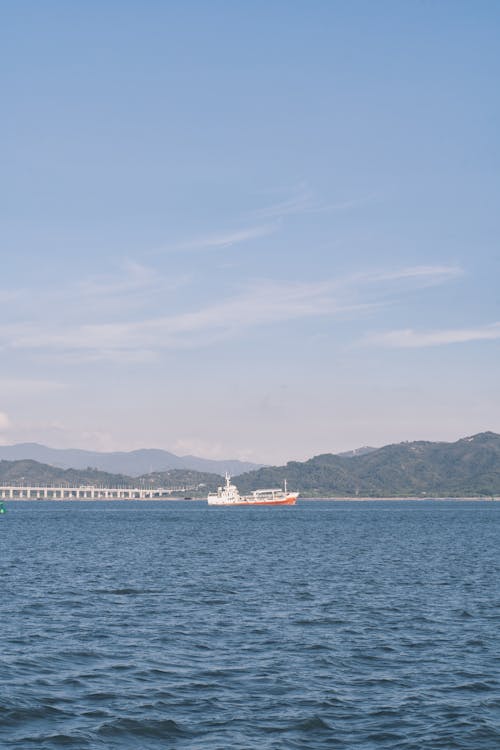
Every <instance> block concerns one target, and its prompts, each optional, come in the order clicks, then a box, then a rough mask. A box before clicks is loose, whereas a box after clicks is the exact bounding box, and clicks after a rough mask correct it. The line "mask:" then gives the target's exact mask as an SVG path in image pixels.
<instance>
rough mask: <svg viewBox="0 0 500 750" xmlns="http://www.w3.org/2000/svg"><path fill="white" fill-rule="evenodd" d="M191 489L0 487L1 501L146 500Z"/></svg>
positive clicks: (192, 487)
mask: <svg viewBox="0 0 500 750" xmlns="http://www.w3.org/2000/svg"><path fill="white" fill-rule="evenodd" d="M196 489H198V487H197V486H191V487H168V488H167V487H95V486H83V485H82V486H80V487H68V486H64V487H62V486H56V487H48V486H43V485H40V486H32V485H29V486H22V485H17V484H12V485H0V499H1V500H148V499H152V498H162V497H171V496H172V495H179V494H182V495H184V494H185V493H186V492H193V491H194V490H196Z"/></svg>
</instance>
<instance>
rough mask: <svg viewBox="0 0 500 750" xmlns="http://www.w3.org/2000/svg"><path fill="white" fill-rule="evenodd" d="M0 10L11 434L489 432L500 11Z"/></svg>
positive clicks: (196, 437) (223, 442)
mask: <svg viewBox="0 0 500 750" xmlns="http://www.w3.org/2000/svg"><path fill="white" fill-rule="evenodd" d="M2 16H3V18H2V24H1V30H0V50H1V52H0V55H1V58H2V59H1V66H0V83H1V91H2V105H1V108H2V117H1V120H0V131H1V132H0V134H1V139H0V154H1V165H2V169H1V174H2V179H1V181H0V221H1V227H2V233H1V244H0V252H1V260H2V266H1V268H2V276H1V280H0V315H1V319H0V353H1V371H0V439H1V441H2V442H3V443H13V442H19V441H28V440H29V441H31V440H35V441H39V442H44V443H47V444H49V445H54V446H60V447H69V446H74V447H85V448H92V449H98V450H114V449H125V450H126V449H133V448H137V447H162V448H165V449H168V450H172V451H174V452H177V453H195V454H198V455H204V456H207V457H217V458H221V457H241V458H247V459H252V460H260V461H266V462H282V461H286V460H288V459H303V458H307V457H309V456H312V455H314V454H317V453H320V452H329V451H340V450H344V449H349V448H354V447H358V446H360V445H364V444H370V445H382V444H385V443H389V442H398V441H400V440H412V439H432V440H454V439H456V438H458V437H461V436H463V435H467V434H473V433H475V432H479V431H482V430H486V429H491V430H495V431H499V432H500V408H499V406H500V404H499V401H500V398H499V396H500V394H499V386H498V382H497V381H498V369H499V368H498V365H499V346H500V311H499V297H500V293H499V290H498V280H499V270H500V269H499V265H500V263H499V255H500V254H499V237H500V211H499V197H500V178H499V166H500V163H499V162H500V159H499V138H498V132H499V130H500V122H499V114H500V106H499V95H498V80H499V77H500V64H499V63H500V52H499V49H498V33H499V30H500V6H499V5H498V3H495V2H477V3H469V2H459V1H454V2H444V1H443V2H439V3H431V2H425V1H424V0H421V1H420V2H417V0H415V2H408V3H400V2H383V1H382V2H378V3H373V2H355V1H354V2H319V1H318V2H311V3H300V2H289V1H288V2H278V1H276V2H265V3H264V2H256V3H234V2H211V3H206V2H182V3H181V2H171V3H162V2H152V1H151V2H147V1H146V2H142V3H139V2H126V1H122V2H105V3H102V2H87V3H79V4H76V3H72V4H71V3H70V4H68V3H62V2H61V3H58V2H50V0H49V1H48V2H46V3H43V4H42V3H35V2H20V3H15V4H10V6H9V7H7V6H4V7H3V9H2Z"/></svg>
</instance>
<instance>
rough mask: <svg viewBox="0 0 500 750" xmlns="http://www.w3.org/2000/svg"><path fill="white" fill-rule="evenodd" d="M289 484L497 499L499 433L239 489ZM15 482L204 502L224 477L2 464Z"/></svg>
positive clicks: (311, 493) (318, 460)
mask: <svg viewBox="0 0 500 750" xmlns="http://www.w3.org/2000/svg"><path fill="white" fill-rule="evenodd" d="M97 455H103V454H97ZM104 455H106V454H104ZM108 455H109V454H108ZM125 455H130V454H125ZM284 479H286V480H287V481H288V486H289V487H290V489H297V490H298V491H299V492H300V494H301V496H302V497H335V496H339V495H340V496H347V497H356V496H357V495H361V496H368V497H401V496H406V495H410V496H420V497H433V496H435V497H461V496H472V495H484V496H492V495H496V496H500V435H497V434H495V433H493V432H483V433H481V434H479V435H473V436H472V437H467V438H462V440H457V442H455V443H432V442H428V441H418V442H413V443H397V444H394V445H386V446H385V447H383V448H377V449H374V450H372V451H369V452H368V453H363V454H358V455H354V456H352V455H347V456H342V455H334V454H332V453H325V454H323V455H321V456H315V457H314V458H311V459H309V460H308V461H304V462H299V461H290V462H289V463H288V464H286V466H269V467H264V468H260V469H258V470H256V471H250V472H247V473H245V474H241V475H240V476H239V477H238V481H237V485H238V488H239V489H240V492H242V493H245V492H250V491H251V490H255V489H262V488H264V487H277V486H280V485H282V484H283V481H284ZM11 482H13V483H21V482H22V483H24V484H38V483H40V484H49V483H53V484H63V485H64V484H69V485H72V486H78V485H88V484H93V485H98V486H99V485H100V486H104V487H105V486H108V487H110V486H125V487H126V486H128V487H132V486H141V485H143V484H144V485H146V486H150V485H152V486H154V487H167V488H169V487H186V488H189V494H190V495H193V496H195V497H203V496H205V495H206V494H207V492H208V491H210V490H213V489H215V488H216V487H217V486H218V485H220V484H221V482H222V479H221V476H220V475H219V474H218V473H215V472H213V473H212V472H198V471H194V470H191V469H185V468H181V469H179V468H176V469H170V470H168V471H156V472H147V473H144V474H142V475H139V476H131V475H130V474H124V473H120V472H115V473H108V472H103V471H100V470H98V469H90V468H87V469H74V468H71V469H62V468H58V467H55V466H51V465H48V464H43V463H38V462H36V461H32V460H22V461H0V484H9V483H11Z"/></svg>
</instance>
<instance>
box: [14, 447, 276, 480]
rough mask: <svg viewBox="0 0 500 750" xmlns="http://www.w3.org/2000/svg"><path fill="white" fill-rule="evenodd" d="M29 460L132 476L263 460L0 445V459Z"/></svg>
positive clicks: (221, 468) (237, 470) (234, 469)
mask: <svg viewBox="0 0 500 750" xmlns="http://www.w3.org/2000/svg"><path fill="white" fill-rule="evenodd" d="M1 460H4V461H22V460H31V461H38V462H39V463H43V464H49V465H50V466H57V467H58V468H60V469H87V468H89V467H91V468H93V469H98V470H99V471H106V472H110V473H112V474H127V475H129V476H131V477H138V476H142V475H143V474H148V473H151V472H164V471H172V470H173V469H182V470H185V471H201V472H209V473H213V474H224V473H225V472H226V471H229V472H230V473H231V475H232V476H235V477H236V476H238V475H239V474H243V472H246V471H252V469H258V468H260V467H261V466H262V464H255V463H251V462H248V461H238V460H236V459H229V460H221V461H217V460H213V459H209V458H198V457H197V456H176V455H175V454H174V453H169V452H168V451H164V450H160V449H156V448H143V449H140V450H135V451H129V452H126V451H116V452H112V453H100V452H98V451H86V450H80V449H76V448H49V447H47V446H45V445H39V444H38V443H18V444H17V445H2V446H0V461H1Z"/></svg>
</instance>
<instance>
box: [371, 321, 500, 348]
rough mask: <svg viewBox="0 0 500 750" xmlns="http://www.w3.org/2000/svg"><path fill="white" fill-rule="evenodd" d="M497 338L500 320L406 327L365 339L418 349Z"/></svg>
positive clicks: (376, 342) (378, 344)
mask: <svg viewBox="0 0 500 750" xmlns="http://www.w3.org/2000/svg"><path fill="white" fill-rule="evenodd" d="M496 339H500V322H498V323H491V324H489V325H484V326H478V327H474V328H448V329H441V330H435V331H415V330H413V329H412V328H404V329H400V330H396V331H387V332H385V333H376V334H372V335H370V336H367V337H366V338H365V339H364V343H366V344H370V345H374V346H383V347H388V348H394V349H417V348H420V347H427V346H446V345H448V344H465V343H468V342H471V341H493V340H496Z"/></svg>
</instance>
